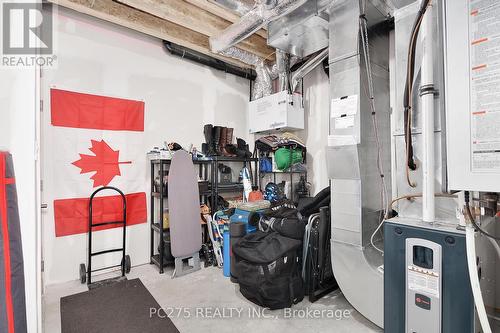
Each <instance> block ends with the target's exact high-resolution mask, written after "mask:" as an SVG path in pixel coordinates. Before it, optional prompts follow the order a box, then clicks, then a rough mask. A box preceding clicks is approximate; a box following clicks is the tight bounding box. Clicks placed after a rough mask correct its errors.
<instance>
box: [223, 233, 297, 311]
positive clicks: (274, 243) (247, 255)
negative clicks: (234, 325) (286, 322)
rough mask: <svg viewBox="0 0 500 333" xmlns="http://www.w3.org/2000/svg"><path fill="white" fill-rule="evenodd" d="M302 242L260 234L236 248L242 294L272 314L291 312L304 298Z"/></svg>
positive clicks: (243, 239) (276, 235)
mask: <svg viewBox="0 0 500 333" xmlns="http://www.w3.org/2000/svg"><path fill="white" fill-rule="evenodd" d="M301 246H302V242H301V241H300V240H296V239H292V238H287V237H284V236H282V235H280V234H279V233H277V232H271V233H266V232H261V231H257V232H255V233H252V234H248V235H246V236H245V237H243V238H242V239H241V240H240V241H239V242H238V243H236V244H235V245H234V247H233V249H232V250H233V254H234V256H235V259H236V260H235V264H236V272H237V274H238V283H239V285H240V292H241V294H242V295H243V296H245V297H246V298H247V299H248V300H250V301H251V302H253V303H255V304H257V305H260V306H262V307H266V308H269V309H271V310H276V309H283V308H289V307H291V306H292V305H293V304H296V303H298V302H300V301H302V299H303V298H304V286H303V281H302V277H301V274H300V272H299V256H298V250H299V248H300V247H301Z"/></svg>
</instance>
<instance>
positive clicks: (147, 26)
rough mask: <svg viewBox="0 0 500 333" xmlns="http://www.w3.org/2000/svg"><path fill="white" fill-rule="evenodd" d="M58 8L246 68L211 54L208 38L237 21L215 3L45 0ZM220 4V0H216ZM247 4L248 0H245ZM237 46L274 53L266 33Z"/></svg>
mask: <svg viewBox="0 0 500 333" xmlns="http://www.w3.org/2000/svg"><path fill="white" fill-rule="evenodd" d="M49 1H50V2H52V3H55V4H57V5H59V6H63V7H66V8H70V9H72V10H75V11H77V12H80V13H83V14H87V15H91V16H94V17H97V18H99V19H102V20H106V21H109V22H112V23H115V24H118V25H121V26H124V27H127V28H130V29H133V30H136V31H139V32H142V33H145V34H147V35H151V36H154V37H157V38H161V39H163V40H167V41H169V42H172V43H175V44H179V45H182V46H184V47H187V48H190V49H192V50H195V51H198V52H200V53H203V54H207V55H210V56H213V57H215V58H218V59H221V60H224V61H227V62H228V63H231V64H234V65H237V66H241V67H249V66H248V65H246V64H243V63H241V62H239V61H238V60H235V59H232V58H227V57H224V56H222V55H218V54H214V53H212V52H211V51H210V46H209V43H208V38H209V37H210V36H212V35H214V34H216V33H218V32H219V31H221V30H224V29H225V28H226V27H228V26H229V25H231V24H232V23H233V22H235V21H237V20H238V19H239V16H238V14H237V13H236V12H234V11H231V10H229V9H226V8H224V7H222V6H219V5H217V4H216V3H214V1H216V0H212V1H208V0H49ZM219 1H220V0H219ZM247 1H248V3H250V2H251V1H252V0H247ZM237 47H239V48H241V49H243V50H246V51H249V52H251V53H253V54H256V55H258V56H259V57H261V58H264V59H272V58H274V57H273V54H274V52H275V50H274V49H273V48H271V47H270V46H268V45H267V32H266V31H264V30H260V31H258V32H257V33H256V34H254V35H253V36H250V37H249V38H247V39H246V40H244V41H243V42H241V43H239V44H238V45H237Z"/></svg>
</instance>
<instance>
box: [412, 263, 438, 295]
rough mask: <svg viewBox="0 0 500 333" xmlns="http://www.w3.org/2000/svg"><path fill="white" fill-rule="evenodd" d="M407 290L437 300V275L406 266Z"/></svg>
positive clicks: (429, 271)
mask: <svg viewBox="0 0 500 333" xmlns="http://www.w3.org/2000/svg"><path fill="white" fill-rule="evenodd" d="M407 283H408V289H410V290H413V291H417V292H422V293H426V294H430V295H432V296H435V297H437V298H439V273H437V272H434V271H431V270H426V269H422V268H419V267H415V266H408V281H407Z"/></svg>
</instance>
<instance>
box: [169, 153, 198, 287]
mask: <svg viewBox="0 0 500 333" xmlns="http://www.w3.org/2000/svg"><path fill="white" fill-rule="evenodd" d="M196 175H197V174H196V171H195V168H194V164H193V160H192V158H191V155H190V154H188V153H187V152H185V151H183V150H179V151H177V152H175V154H174V156H173V158H172V162H171V165H170V171H169V174H168V208H169V218H170V239H171V249H172V255H173V256H174V258H175V270H174V273H173V275H172V277H177V276H182V275H185V274H188V273H192V272H194V271H197V270H199V269H200V268H201V265H200V257H199V251H200V249H201V244H202V239H201V235H202V232H201V225H200V194H199V189H198V179H197V176H196ZM186 259H188V260H189V259H192V260H189V261H188V262H190V264H188V265H186V264H185V261H186Z"/></svg>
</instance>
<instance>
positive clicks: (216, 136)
mask: <svg viewBox="0 0 500 333" xmlns="http://www.w3.org/2000/svg"><path fill="white" fill-rule="evenodd" d="M221 132H222V127H220V126H214V128H213V142H212V149H213V151H214V155H217V156H221V155H222V153H221V152H220V150H219V147H220V140H221Z"/></svg>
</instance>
